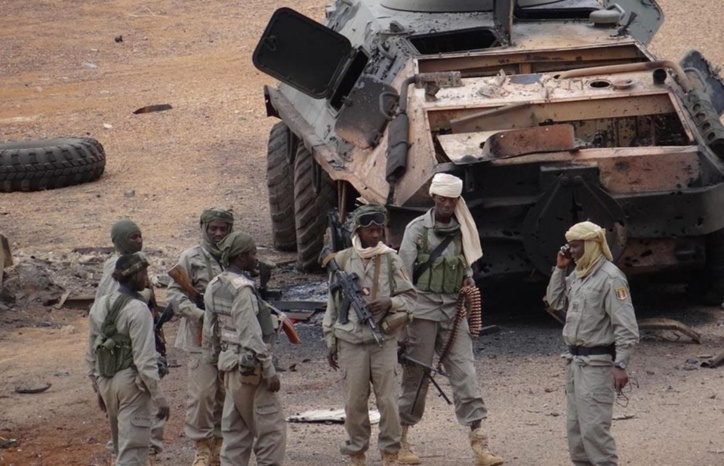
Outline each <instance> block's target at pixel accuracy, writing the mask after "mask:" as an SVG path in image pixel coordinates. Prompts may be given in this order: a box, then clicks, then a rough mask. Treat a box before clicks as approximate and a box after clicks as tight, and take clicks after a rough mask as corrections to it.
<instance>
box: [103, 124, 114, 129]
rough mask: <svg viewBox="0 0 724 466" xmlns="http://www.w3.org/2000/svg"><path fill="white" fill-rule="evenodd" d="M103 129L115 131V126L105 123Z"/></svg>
mask: <svg viewBox="0 0 724 466" xmlns="http://www.w3.org/2000/svg"><path fill="white" fill-rule="evenodd" d="M103 127H104V128H105V129H113V125H112V124H110V123H103Z"/></svg>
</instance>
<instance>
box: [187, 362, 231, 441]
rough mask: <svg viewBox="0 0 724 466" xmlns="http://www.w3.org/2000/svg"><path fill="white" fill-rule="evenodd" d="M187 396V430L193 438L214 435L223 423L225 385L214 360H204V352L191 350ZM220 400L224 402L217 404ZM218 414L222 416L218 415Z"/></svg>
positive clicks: (197, 438) (201, 438)
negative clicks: (220, 381)
mask: <svg viewBox="0 0 724 466" xmlns="http://www.w3.org/2000/svg"><path fill="white" fill-rule="evenodd" d="M188 357H189V361H188V379H187V387H188V388H187V389H188V398H187V401H186V420H185V423H184V433H185V434H186V436H187V437H188V438H190V439H191V440H205V439H209V438H212V437H213V436H214V429H215V428H219V427H220V424H221V417H220V414H221V410H222V409H223V393H224V391H223V386H222V387H220V385H221V384H220V383H219V379H218V372H217V369H216V367H215V366H214V365H213V364H210V363H207V362H204V361H203V360H202V358H201V353H195V352H190V353H188ZM218 400H221V406H217V403H218ZM217 415H219V417H216V416H217Z"/></svg>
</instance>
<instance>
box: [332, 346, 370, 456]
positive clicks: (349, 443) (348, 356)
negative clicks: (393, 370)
mask: <svg viewBox="0 0 724 466" xmlns="http://www.w3.org/2000/svg"><path fill="white" fill-rule="evenodd" d="M374 344H375V345H376V343H374ZM370 348H371V346H370V345H353V344H352V343H347V342H346V341H342V340H337V349H338V357H339V367H340V368H341V369H342V379H343V383H344V410H345V415H346V416H345V421H344V428H345V429H346V430H347V435H348V437H349V438H348V439H347V440H346V441H345V442H344V443H343V444H342V445H341V446H340V448H339V451H340V452H341V453H342V454H343V455H349V456H353V455H356V454H358V453H364V452H365V451H367V449H368V448H369V446H370V434H371V432H372V429H371V427H370V419H369V411H368V408H367V407H368V402H369V398H370V375H371V374H370Z"/></svg>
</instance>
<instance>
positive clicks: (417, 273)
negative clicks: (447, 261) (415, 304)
mask: <svg viewBox="0 0 724 466" xmlns="http://www.w3.org/2000/svg"><path fill="white" fill-rule="evenodd" d="M454 236H455V235H450V236H447V237H446V238H445V239H444V240H442V243H440V244H438V245H437V247H436V248H435V249H433V250H432V252H431V253H430V258H429V259H428V260H427V262H424V263H422V264H419V265H418V266H417V267H415V270H413V271H412V283H413V284H417V281H418V280H419V279H420V277H421V276H422V274H423V273H425V270H427V269H429V268H430V266H431V265H432V263H433V262H435V259H437V258H438V257H440V254H442V252H443V251H444V250H445V248H446V247H447V246H448V244H450V242H452V240H453V237H454Z"/></svg>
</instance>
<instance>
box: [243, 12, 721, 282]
mask: <svg viewBox="0 0 724 466" xmlns="http://www.w3.org/2000/svg"><path fill="white" fill-rule="evenodd" d="M662 21H663V12H662V11H661V9H660V8H659V6H658V5H657V4H656V2H655V1H653V0H647V1H646V2H642V1H640V0H618V1H609V0H605V1H601V2H599V1H596V0H518V1H514V0H494V1H493V0H476V1H474V0H446V1H439V0H338V1H336V2H335V3H334V4H332V5H330V6H329V7H328V8H327V9H326V18H325V23H324V25H322V24H319V23H317V22H315V21H313V20H311V19H309V18H306V17H304V16H302V15H301V14H299V13H297V12H295V11H293V10H291V9H288V8H281V9H279V10H277V11H276V12H275V13H274V15H273V16H272V18H271V20H270V22H269V24H268V26H267V28H266V31H265V32H264V34H263V37H262V38H261V40H260V41H259V44H258V46H257V48H256V50H255V52H254V56H253V57H254V63H255V65H256V66H257V67H258V68H259V69H260V70H262V71H264V72H265V73H267V74H269V75H271V76H273V77H275V78H277V79H279V81H280V84H279V85H278V86H277V87H271V86H267V87H265V88H264V98H265V101H266V107H267V113H268V115H269V116H274V117H277V118H279V119H280V120H281V121H280V122H278V123H277V124H276V125H275V126H274V127H273V129H272V131H271V135H270V138H269V152H268V187H269V201H270V207H271V213H272V225H273V232H274V244H275V246H276V247H277V248H279V249H283V250H294V249H296V250H297V251H298V254H299V263H300V266H301V267H302V268H304V269H311V268H314V267H316V266H317V265H316V264H317V256H318V254H319V251H320V249H321V247H322V237H323V234H324V231H325V228H326V215H325V212H326V210H327V209H328V208H330V207H337V208H338V209H339V211H340V213H341V215H342V216H344V215H345V214H346V213H347V212H349V211H350V209H352V208H353V207H354V202H355V199H356V198H358V197H362V198H364V199H366V200H367V201H370V202H378V203H382V204H386V205H387V207H388V208H389V210H390V212H391V216H390V225H389V227H390V231H389V237H388V240H389V242H390V243H391V244H392V245H393V246H394V245H398V244H399V241H400V240H401V235H402V232H403V230H404V227H405V225H406V224H407V222H408V221H409V220H410V219H412V218H413V217H415V216H417V215H420V213H421V212H424V211H425V210H426V209H428V208H429V207H430V206H431V200H430V199H429V196H428V195H427V191H428V187H429V183H430V180H431V178H432V176H433V175H434V174H435V173H438V172H447V173H451V174H454V175H456V176H459V177H460V178H462V179H463V180H464V190H463V196H464V197H465V199H466V201H467V204H468V206H469V208H470V210H471V212H472V214H473V216H474V217H475V220H476V223H477V226H478V230H479V232H480V237H481V242H482V244H483V249H484V251H485V256H484V257H483V258H482V259H481V260H480V261H479V263H478V272H477V275H476V278H477V279H481V280H483V279H485V280H486V281H487V280H489V279H510V278H517V279H520V278H532V279H536V278H538V279H542V278H545V276H546V275H547V274H549V273H550V268H551V265H552V264H553V263H554V259H555V255H556V253H557V251H558V248H559V246H560V245H561V243H562V242H563V233H564V232H565V231H566V229H567V228H568V227H569V226H570V225H572V224H573V223H575V222H578V221H582V220H586V219H589V220H591V221H594V222H596V223H598V224H600V225H602V226H605V227H606V228H607V230H608V236H609V243H610V244H611V246H612V250H613V253H614V256H615V259H616V261H617V263H618V264H619V266H621V268H622V269H623V270H624V271H625V272H626V273H628V274H629V275H636V274H651V273H669V272H672V273H675V274H679V273H681V272H685V273H686V274H688V276H693V275H692V272H705V273H703V274H702V276H706V277H708V278H709V279H711V281H712V282H717V281H721V280H722V278H724V274H723V273H722V272H723V271H724V269H722V267H723V266H724V241H722V238H724V236H722V229H724V212H723V211H722V209H721V206H722V205H724V184H723V183H722V180H723V178H722V175H723V174H724V163H723V159H724V127H722V125H721V123H720V122H719V116H720V114H721V113H722V110H724V87H723V86H722V81H721V80H720V79H719V77H718V76H717V74H716V73H715V72H713V71H712V70H711V69H710V66H709V64H708V62H707V61H706V60H705V59H704V58H703V57H702V56H701V54H699V53H698V52H696V51H693V52H690V53H689V54H688V55H687V56H686V57H684V59H683V60H682V61H681V62H680V63H677V62H672V61H667V60H660V59H658V58H656V57H654V56H653V55H652V53H651V52H650V51H649V50H648V49H647V44H648V43H649V41H650V40H651V39H652V37H653V35H654V34H655V33H656V31H657V29H658V28H659V26H660V25H661V23H662ZM722 285H724V282H722ZM723 289H724V288H723Z"/></svg>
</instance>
